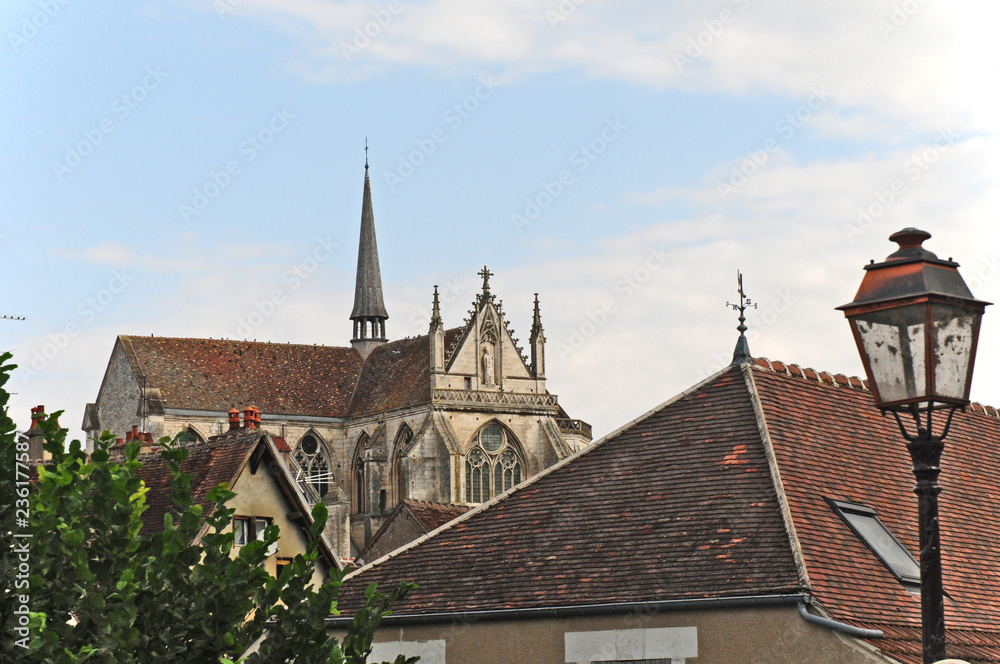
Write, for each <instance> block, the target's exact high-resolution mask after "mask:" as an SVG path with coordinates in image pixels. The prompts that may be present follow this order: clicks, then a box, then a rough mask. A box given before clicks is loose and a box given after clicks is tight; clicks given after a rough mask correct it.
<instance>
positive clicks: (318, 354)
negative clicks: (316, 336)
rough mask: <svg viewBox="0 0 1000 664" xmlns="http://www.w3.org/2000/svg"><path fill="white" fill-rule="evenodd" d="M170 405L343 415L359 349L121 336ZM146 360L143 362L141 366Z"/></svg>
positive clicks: (357, 368)
mask: <svg viewBox="0 0 1000 664" xmlns="http://www.w3.org/2000/svg"><path fill="white" fill-rule="evenodd" d="M119 340H120V341H121V343H122V344H123V346H125V350H126V353H127V354H128V355H129V356H130V361H132V362H133V370H135V371H137V372H138V371H140V370H141V371H142V372H144V373H145V375H146V378H147V380H148V384H149V386H150V387H158V388H160V390H161V394H162V396H163V400H164V401H165V405H166V407H167V408H190V409H194V410H212V411H227V410H229V409H230V408H232V407H234V406H235V407H237V408H242V407H243V406H246V405H250V404H252V405H254V406H257V407H258V408H260V409H261V411H263V412H264V414H265V416H266V415H268V414H288V415H322V416H328V417H342V416H344V415H345V414H346V413H347V408H348V404H349V403H350V399H351V394H352V393H353V391H354V385H355V383H356V381H357V378H358V374H359V372H360V371H361V364H362V360H361V356H360V355H358V353H357V351H355V350H354V349H353V348H340V347H331V346H304V345H299V344H272V343H261V342H254V341H229V340H224V339H178V338H171V337H135V336H125V335H122V336H120V337H119ZM135 362H138V364H139V367H136V366H135V365H134V363H135Z"/></svg>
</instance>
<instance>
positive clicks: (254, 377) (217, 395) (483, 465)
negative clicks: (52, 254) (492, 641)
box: [83, 164, 591, 556]
mask: <svg viewBox="0 0 1000 664" xmlns="http://www.w3.org/2000/svg"><path fill="white" fill-rule="evenodd" d="M480 276H481V277H482V279H483V285H482V290H481V292H479V293H478V294H477V295H476V297H475V301H474V302H473V304H472V310H471V311H470V315H469V318H468V319H467V320H466V321H465V324H464V325H463V326H461V327H455V328H451V329H445V326H444V322H443V320H442V318H441V313H440V308H439V304H438V295H437V287H435V289H434V295H433V307H432V316H431V323H430V327H429V330H428V333H427V334H426V335H422V336H419V337H415V338H407V339H401V340H396V341H389V340H388V338H387V337H386V327H385V326H386V320H387V319H388V317H389V316H388V312H387V311H386V309H385V305H384V303H383V297H382V285H381V274H380V270H379V263H378V249H377V245H376V239H375V223H374V215H373V212H372V199H371V185H370V181H369V178H368V166H367V164H366V165H365V183H364V195H363V201H362V215H361V238H360V242H359V250H358V274H357V283H356V288H355V303H354V308H353V310H352V312H351V320H352V321H353V327H354V334H353V338H352V340H351V346H349V347H347V346H344V347H330V346H311V345H310V346H307V345H300V344H276V343H263V342H249V341H231V340H224V339H183V338H167V337H136V336H128V335H120V336H118V338H117V339H116V341H115V346H114V349H113V351H112V354H111V358H110V360H109V362H108V367H107V370H106V372H105V375H104V380H103V381H102V384H101V388H100V390H99V392H98V396H97V399H96V401H95V402H94V403H91V404H87V408H86V412H85V415H84V422H83V429H84V430H85V431H86V432H87V436H88V441H89V442H88V445H92V444H93V440H95V439H96V438H97V437H99V436H100V435H101V433H102V432H104V431H110V432H112V433H113V434H115V435H116V436H124V435H125V432H126V431H128V430H130V429H131V427H132V426H133V425H139V426H140V428H141V429H142V430H143V431H148V432H150V433H152V434H153V436H154V437H157V438H158V437H160V436H175V435H179V436H180V439H181V440H182V441H183V442H185V443H186V444H192V445H196V444H198V443H200V442H203V441H206V440H207V439H208V438H209V437H211V436H214V435H218V434H220V433H222V432H224V431H225V430H226V429H227V428H228V426H229V422H230V418H231V417H232V416H231V415H230V413H231V411H233V410H235V411H244V410H246V409H248V408H249V409H251V416H252V413H253V412H254V410H253V409H259V411H260V413H261V420H260V427H261V428H262V429H264V430H266V431H267V432H269V433H270V434H271V435H272V436H274V437H276V438H278V439H280V440H281V441H282V443H283V444H287V445H288V446H289V447H290V448H291V450H292V451H291V454H290V456H289V465H290V467H291V471H292V473H293V475H294V476H295V477H296V478H297V479H298V480H299V483H300V486H302V488H303V490H304V492H305V494H306V496H307V498H309V500H311V501H313V502H318V501H320V500H322V501H323V502H325V503H326V504H327V505H328V507H329V509H330V521H329V523H328V529H327V534H328V539H329V540H330V542H331V544H332V545H333V546H334V547H335V548H336V549H337V553H338V554H339V555H343V556H351V555H353V554H356V553H357V552H358V551H360V550H361V549H362V548H364V546H365V545H366V544H367V543H368V541H369V540H370V539H371V537H372V535H373V534H374V533H375V532H376V530H377V529H378V528H379V526H380V525H381V523H382V521H383V520H384V519H385V517H386V516H387V515H388V514H389V513H390V512H391V511H392V510H393V508H394V507H396V506H397V505H398V504H399V503H400V502H401V501H403V500H404V499H410V500H419V501H426V502H431V503H441V504H454V505H471V504H477V503H482V502H485V501H487V500H489V499H490V498H492V497H494V496H497V495H499V494H501V493H502V492H504V491H506V490H507V489H509V488H511V487H512V486H514V485H515V484H517V483H519V482H521V481H522V480H524V479H527V478H528V477H531V476H532V475H535V474H537V473H538V472H539V471H541V470H542V469H544V468H546V467H548V466H550V465H552V464H554V463H556V462H557V461H559V460H560V459H563V458H565V457H567V456H569V455H570V454H572V453H574V452H576V451H577V450H579V449H582V448H583V447H584V446H586V445H587V444H589V443H590V440H591V434H590V426H589V425H588V424H586V423H585V422H582V421H580V420H574V419H570V418H569V417H568V416H567V414H566V413H565V412H564V411H563V410H562V408H561V407H560V405H559V401H558V397H557V396H556V395H554V394H550V393H549V392H548V391H547V389H546V386H545V334H544V331H543V328H542V322H541V314H540V310H539V302H538V297H537V295H536V296H535V302H534V315H533V322H532V328H531V331H530V337H529V344H528V352H527V354H526V353H525V352H524V351H523V349H522V348H521V347H519V345H518V342H517V340H516V338H515V337H514V335H513V333H512V330H511V329H510V326H509V324H508V323H507V321H506V319H505V316H504V311H503V304H502V302H501V301H500V300H499V299H497V298H496V296H495V294H494V293H493V292H492V291H491V289H490V283H489V279H490V276H492V275H491V273H490V272H489V270H488V269H486V268H485V267H484V268H483V270H482V272H480ZM237 416H238V415H237Z"/></svg>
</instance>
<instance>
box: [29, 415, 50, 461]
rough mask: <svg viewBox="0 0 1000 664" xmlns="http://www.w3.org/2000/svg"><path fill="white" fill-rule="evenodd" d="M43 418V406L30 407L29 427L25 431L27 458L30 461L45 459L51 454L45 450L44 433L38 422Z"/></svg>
mask: <svg viewBox="0 0 1000 664" xmlns="http://www.w3.org/2000/svg"><path fill="white" fill-rule="evenodd" d="M44 419H45V406H35V407H34V408H32V409H31V427H30V428H29V429H28V431H27V432H26V435H27V436H28V459H29V460H31V461H47V460H48V459H50V458H51V455H50V454H49V453H48V452H46V451H45V434H44V433H43V432H42V428H41V427H40V426H39V422H40V421H41V420H44Z"/></svg>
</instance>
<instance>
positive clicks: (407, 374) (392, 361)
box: [348, 328, 462, 415]
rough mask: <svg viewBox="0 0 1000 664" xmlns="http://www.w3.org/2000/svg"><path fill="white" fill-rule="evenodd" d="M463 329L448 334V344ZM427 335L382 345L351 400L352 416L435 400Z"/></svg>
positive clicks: (362, 376) (368, 365) (363, 372)
mask: <svg viewBox="0 0 1000 664" xmlns="http://www.w3.org/2000/svg"><path fill="white" fill-rule="evenodd" d="M461 331H462V328H453V329H451V330H446V331H445V333H444V337H445V343H446V344H447V343H448V342H449V341H450V340H452V339H454V338H456V337H457V336H458V335H459V334H460V333H461ZM428 344H429V340H428V338H427V335H426V334H424V335H421V336H419V337H412V338H409V339H399V340H397V341H390V342H389V343H386V344H382V345H381V346H379V347H378V348H376V349H374V350H373V351H372V352H371V354H370V355H369V356H368V359H367V360H365V364H364V367H362V369H361V374H360V376H359V377H358V384H357V387H356V388H355V390H354V398H353V399H352V400H351V405H350V409H349V410H348V414H349V415H365V414H367V413H373V412H380V411H388V410H394V409H396V408H405V407H407V406H415V405H417V404H421V403H427V402H429V401H430V400H431V379H430V360H429V357H430V356H429V353H430V350H429V346H428Z"/></svg>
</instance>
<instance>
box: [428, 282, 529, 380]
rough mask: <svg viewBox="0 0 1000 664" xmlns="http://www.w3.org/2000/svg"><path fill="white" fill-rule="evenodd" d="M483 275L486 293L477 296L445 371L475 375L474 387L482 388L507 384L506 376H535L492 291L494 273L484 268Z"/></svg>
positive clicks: (453, 373)
mask: <svg viewBox="0 0 1000 664" xmlns="http://www.w3.org/2000/svg"><path fill="white" fill-rule="evenodd" d="M480 274H481V275H483V292H482V293H480V294H478V295H476V300H475V302H474V303H473V308H472V310H471V311H470V312H469V319H468V320H467V321H466V325H465V328H464V329H463V330H462V335H461V337H460V339H459V341H458V342H457V344H455V346H454V348H453V349H450V350H451V353H450V354H449V357H448V360H447V364H446V367H445V371H446V372H447V373H448V374H451V375H455V376H467V377H470V378H473V379H474V380H473V381H472V385H470V387H471V388H472V389H480V390H483V389H485V390H489V389H494V388H500V387H503V385H504V381H505V380H506V379H526V380H527V379H532V378H533V376H532V375H531V370H530V369H529V368H528V363H527V360H526V359H525V357H524V355H523V351H522V349H521V348H520V347H519V346H518V342H517V340H516V339H515V338H514V336H513V334H512V333H511V330H510V327H509V325H508V323H507V321H506V320H505V319H504V313H503V304H502V303H501V302H499V301H497V300H496V298H495V296H494V295H493V294H492V293H491V292H490V290H489V277H490V276H491V273H490V272H489V271H488V270H486V268H483V272H481V273H480ZM508 390H509V386H508Z"/></svg>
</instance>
